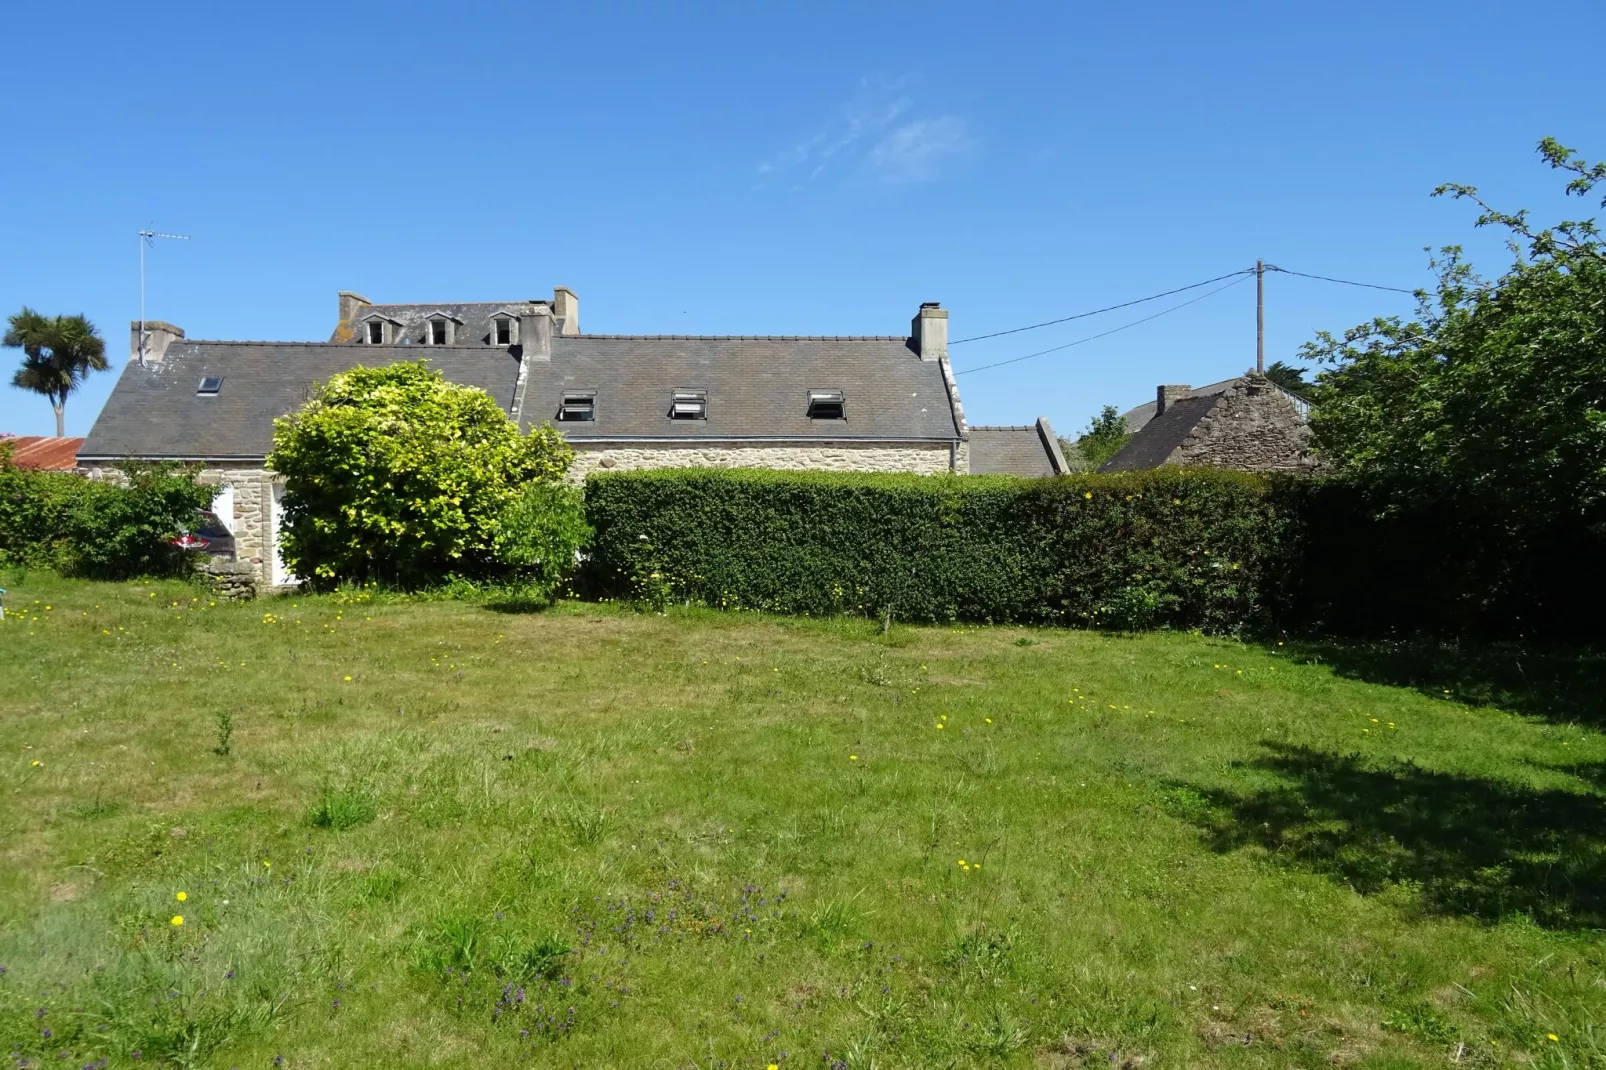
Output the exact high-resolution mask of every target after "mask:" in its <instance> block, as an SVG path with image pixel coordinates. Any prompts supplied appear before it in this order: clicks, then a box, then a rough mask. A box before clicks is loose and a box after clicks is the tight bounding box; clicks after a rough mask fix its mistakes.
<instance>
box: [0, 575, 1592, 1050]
mask: <svg viewBox="0 0 1606 1070" xmlns="http://www.w3.org/2000/svg"><path fill="white" fill-rule="evenodd" d="M4 585H5V586H7V587H10V588H11V594H10V595H9V596H8V597H7V599H6V605H7V610H8V619H7V620H6V621H5V622H4V623H0V718H3V722H0V723H3V734H0V741H3V749H0V769H3V770H4V777H5V787H6V790H5V791H4V793H3V794H0V967H3V973H0V1043H3V1047H0V1052H8V1053H9V1056H10V1058H11V1060H12V1062H13V1064H14V1065H19V1066H73V1067H78V1066H86V1065H95V1066H105V1065H110V1066H131V1065H134V1064H135V1063H136V1062H137V1063H138V1064H139V1065H151V1064H158V1065H166V1064H178V1065H185V1066H189V1065H195V1066H202V1065H204V1066H217V1067H234V1066H237V1067H242V1068H244V1067H270V1066H279V1065H282V1066H287V1067H297V1068H304V1067H378V1066H474V1067H490V1066H498V1067H500V1066H517V1065H530V1066H554V1067H556V1066H563V1067H570V1066H577V1067H605V1066H614V1067H663V1068H666V1070H667V1068H678V1067H688V1068H689V1067H702V1068H705V1070H713V1068H718V1067H731V1068H756V1070H765V1068H766V1067H769V1066H770V1065H771V1064H775V1065H778V1066H780V1067H781V1068H782V1070H785V1068H787V1067H794V1068H795V1067H816V1066H817V1067H851V1068H855V1070H857V1068H867V1067H881V1068H893V1067H971V1066H1019V1067H1028V1066H1041V1067H1062V1068H1064V1067H1081V1066H1086V1067H1093V1066H1099V1067H1110V1066H1138V1065H1143V1066H1146V1067H1151V1068H1152V1067H1239V1066H1242V1067H1251V1066H1253V1067H1278V1068H1282V1067H1289V1066H1299V1067H1306V1066H1309V1067H1316V1066H1329V1065H1345V1066H1366V1067H1405V1066H1443V1065H1455V1066H1542V1067H1603V1066H1606V1035H1603V1034H1606V961H1603V959H1606V940H1603V935H1602V929H1603V927H1606V790H1603V789H1606V774H1603V770H1606V739H1603V738H1602V735H1601V733H1600V729H1601V726H1602V723H1603V722H1602V719H1601V717H1600V716H1599V711H1600V710H1601V708H1602V706H1603V705H1606V703H1603V701H1602V699H1601V697H1600V696H1601V694H1602V692H1600V691H1598V690H1594V689H1593V687H1592V686H1584V685H1578V686H1575V687H1572V689H1571V690H1569V685H1568V681H1569V680H1586V681H1591V682H1593V681H1596V680H1598V678H1599V677H1598V670H1599V664H1598V662H1596V661H1592V660H1591V659H1590V658H1589V657H1585V656H1578V657H1574V658H1572V659H1570V660H1569V659H1568V658H1566V657H1561V656H1557V657H1556V658H1554V659H1552V660H1551V661H1545V660H1544V659H1542V658H1535V659H1531V660H1528V661H1523V660H1521V659H1518V660H1516V661H1515V662H1513V665H1514V666H1515V668H1514V670H1513V676H1512V679H1514V680H1516V681H1517V684H1516V685H1514V686H1513V687H1505V688H1504V689H1502V688H1499V687H1495V685H1493V684H1487V682H1486V681H1480V680H1478V679H1474V678H1472V677H1468V676H1465V675H1461V676H1456V675H1454V674H1452V673H1451V671H1450V670H1448V669H1443V668H1442V667H1434V666H1433V664H1432V663H1431V662H1429V663H1424V664H1426V665H1427V667H1426V668H1424V667H1422V666H1420V665H1419V666H1418V668H1417V669H1415V670H1413V672H1414V673H1415V675H1414V676H1411V677H1410V680H1411V686H1400V685H1398V684H1394V683H1389V682H1386V681H1387V680H1390V679H1394V677H1391V676H1390V671H1391V670H1390V665H1395V663H1394V662H1390V660H1389V656H1388V653H1387V651H1382V652H1380V651H1377V650H1363V649H1360V648H1355V649H1345V648H1332V649H1327V650H1322V651H1317V650H1316V649H1315V648H1298V649H1296V648H1295V646H1294V644H1292V643H1290V644H1289V646H1288V647H1279V646H1277V645H1276V644H1271V645H1269V646H1252V645H1244V644H1238V643H1234V642H1229V641H1224V640H1217V639H1210V638H1201V637H1198V636H1190V635H1170V634H1154V635H1143V636H1138V637H1123V636H1107V635H1099V634H1094V633H1086V632H1065V631H1051V630H1032V629H1023V628H968V627H967V628H916V627H894V629H893V631H892V633H891V634H890V635H885V636H883V635H878V634H877V633H876V628H875V626H874V625H872V624H868V623H865V622H860V621H802V620H781V619H773V618H764V617H754V616H751V615H718V614H713V613H706V612H698V611H672V612H670V613H669V614H668V615H667V616H662V617H660V616H650V615H636V614H633V613H631V612H629V611H627V610H623V609H619V608H616V607H609V606H592V605H579V604H572V605H562V606H559V607H557V608H555V609H552V610H550V611H547V612H542V613H522V614H521V613H513V612H500V611H498V610H497V608H496V607H494V606H483V605H471V604H464V603H450V602H402V601H394V602H384V601H372V602H371V601H364V600H361V599H352V598H346V599H340V598H335V597H328V598H287V599H282V600H272V601H266V602H259V603H255V604H249V605H244V606H227V605H218V606H212V605H210V604H209V603H208V601H207V599H206V598H205V597H204V596H202V597H201V598H199V599H198V600H197V599H196V597H195V596H196V593H197V592H196V590H195V589H193V588H190V587H186V586H183V585H181V584H176V583H172V584H155V585H152V584H124V585H113V584H90V583H79V582H68V581H63V580H58V579H54V578H49V577H46V576H43V575H40V574H33V575H29V576H26V577H23V576H11V577H9V578H6V579H5V580H4ZM1317 653H1320V654H1321V658H1320V660H1319V661H1318V660H1316V658H1315V655H1316V654H1317ZM1335 666H1336V668H1335ZM1558 666H1559V668H1558ZM1397 667H1398V666H1397V665H1396V668H1397ZM1492 668H1493V666H1492V664H1491V669H1492ZM1508 668H1510V666H1508ZM1440 672H1442V673H1444V678H1443V679H1439V678H1436V677H1434V676H1433V674H1434V673H1440ZM1568 673H1574V674H1580V673H1581V674H1583V675H1573V676H1568V675H1567V674H1568ZM1589 673H1596V674H1597V675H1595V676H1590V675H1589ZM1493 677H1494V674H1493V673H1491V679H1493ZM1398 678H1399V679H1401V680H1403V679H1406V678H1407V677H1406V676H1405V675H1401V676H1399V677H1398ZM1541 678H1542V679H1541ZM1486 684H1487V686H1488V687H1489V688H1491V690H1488V691H1485V690H1482V688H1484V687H1485V685H1486ZM1541 685H1543V686H1541ZM1546 687H1548V688H1549V690H1546ZM1486 694H1487V695H1493V696H1496V697H1495V698H1489V699H1486V698H1485V695H1486ZM180 900H182V901H180ZM180 919H182V923H180Z"/></svg>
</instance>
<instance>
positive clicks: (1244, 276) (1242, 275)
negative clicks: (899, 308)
mask: <svg viewBox="0 0 1606 1070" xmlns="http://www.w3.org/2000/svg"><path fill="white" fill-rule="evenodd" d="M1254 273H1255V269H1254V268H1248V269H1247V270H1244V271H1234V272H1233V273H1232V275H1222V276H1221V277H1220V278H1216V279H1211V280H1210V281H1211V282H1220V281H1221V279H1232V280H1233V281H1231V282H1229V283H1227V285H1225V286H1218V287H1216V288H1215V289H1214V290H1211V291H1210V292H1209V293H1202V294H1200V295H1199V296H1198V297H1195V298H1192V299H1190V300H1187V301H1184V302H1182V303H1181V304H1180V305H1172V306H1171V307H1170V308H1167V309H1162V310H1161V311H1159V312H1156V313H1154V314H1153V315H1151V316H1144V317H1143V318H1142V319H1140V320H1133V321H1132V322H1131V323H1123V324H1122V325H1121V326H1119V327H1112V328H1111V329H1109V330H1107V331H1103V332H1101V333H1099V334H1090V335H1088V336H1087V337H1086V338H1078V339H1077V340H1076V341H1074V342H1066V343H1065V344H1064V345H1061V346H1054V347H1053V348H1052V349H1040V350H1038V351H1037V352H1036V353H1027V354H1026V355H1025V356H1022V357H1011V358H1010V359H1009V360H1001V361H998V362H997V363H995V364H983V365H982V366H981V367H979V368H966V369H965V370H964V371H957V372H954V374H955V375H969V374H970V373H971V372H984V371H987V370H988V369H989V368H1002V367H1003V366H1004V365H1006V364H1019V363H1020V362H1021V361H1023V360H1031V359H1032V358H1033V357H1046V356H1047V355H1048V354H1050V353H1058V352H1059V351H1060V350H1062V349H1070V348H1071V347H1072V346H1079V345H1083V344H1085V343H1087V342H1094V341H1097V340H1098V339H1100V338H1108V337H1109V336H1110V335H1112V334H1117V333H1119V332H1121V331H1124V330H1126V329H1128V328H1130V327H1136V326H1138V324H1140V323H1148V322H1149V321H1150V320H1157V319H1159V318H1160V317H1161V316H1164V315H1167V314H1169V313H1172V312H1175V311H1176V310H1177V309H1179V308H1187V307H1188V306H1189V305H1193V304H1198V303H1199V302H1200V301H1203V300H1204V299H1205V298H1207V297H1214V296H1215V295H1216V294H1218V293H1220V292H1221V291H1223V290H1230V289H1232V288H1233V287H1234V286H1237V285H1238V284H1239V283H1242V282H1247V281H1248V280H1249V278H1250V276H1252V275H1254ZM1234 275H1236V276H1238V277H1237V278H1233V276H1234ZM1199 285H1205V284H1203V283H1200V284H1199ZM1196 288H1197V287H1196V286H1185V287H1183V289H1186V290H1192V289H1196ZM1171 292H1172V293H1180V292H1181V291H1178V290H1172V291H1171ZM1144 300H1152V298H1145V299H1144ZM1128 303H1129V304H1137V303H1138V302H1135V301H1134V302H1128ZM1113 307H1115V308H1123V307H1125V306H1123V305H1115V306H1113ZM1105 311H1108V309H1106V310H1105ZM1087 315H1090V316H1091V315H1095V313H1091V312H1090V313H1087ZM1070 318H1071V319H1077V318H1079V317H1075V316H1072V317H1070ZM1056 322H1061V323H1063V322H1064V321H1063V320H1060V321H1056ZM1030 329H1031V328H1029V327H1023V328H1021V330H1030ZM1002 333H1004V334H1013V333H1014V332H1012V331H1004V332H1002ZM984 337H993V336H992V335H986V336H984ZM966 341H972V339H966ZM949 344H950V345H952V344H953V343H951V342H950V343H949Z"/></svg>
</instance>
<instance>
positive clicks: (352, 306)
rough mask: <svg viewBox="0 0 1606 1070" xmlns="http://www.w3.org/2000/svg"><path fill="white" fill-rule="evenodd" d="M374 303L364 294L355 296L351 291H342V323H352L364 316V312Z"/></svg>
mask: <svg viewBox="0 0 1606 1070" xmlns="http://www.w3.org/2000/svg"><path fill="white" fill-rule="evenodd" d="M372 303H373V302H371V301H369V300H368V298H366V297H364V296H363V295H362V294H354V293H352V292H351V291H350V290H341V291H340V322H341V323H350V322H351V321H352V320H354V319H356V318H357V317H358V316H360V315H362V310H363V309H365V308H367V307H368V306H369V305H371V304H372Z"/></svg>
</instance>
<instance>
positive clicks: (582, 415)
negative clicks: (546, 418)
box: [558, 390, 597, 423]
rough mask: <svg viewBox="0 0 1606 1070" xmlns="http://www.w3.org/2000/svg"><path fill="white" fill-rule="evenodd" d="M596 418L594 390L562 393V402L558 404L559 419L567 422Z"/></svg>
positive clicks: (595, 395)
mask: <svg viewBox="0 0 1606 1070" xmlns="http://www.w3.org/2000/svg"><path fill="white" fill-rule="evenodd" d="M596 418H597V394H596V391H594V390H588V391H581V392H576V393H571V394H564V395H563V404H561V405H559V406H558V419H559V420H561V421H564V422H566V423H567V422H569V421H573V420H595V419H596Z"/></svg>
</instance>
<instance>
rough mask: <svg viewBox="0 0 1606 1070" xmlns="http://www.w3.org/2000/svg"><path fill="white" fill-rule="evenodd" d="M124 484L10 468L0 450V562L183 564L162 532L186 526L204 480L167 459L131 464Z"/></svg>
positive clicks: (107, 568) (103, 568)
mask: <svg viewBox="0 0 1606 1070" xmlns="http://www.w3.org/2000/svg"><path fill="white" fill-rule="evenodd" d="M126 474H127V477H128V482H127V484H126V485H119V484H116V483H108V482H102V481H99V480H90V479H85V478H83V477H82V476H78V475H74V474H72V473H70V472H36V471H31V470H28V469H23V468H18V467H16V466H15V465H13V464H11V463H10V461H9V457H8V456H6V454H5V452H4V451H3V450H0V566H12V567H22V568H49V569H55V570H56V571H58V572H61V573H63V574H65V575H70V576H90V577H93V578H96V579H126V578H128V577H131V576H171V575H179V574H182V573H185V572H187V571H188V570H189V569H190V567H191V565H192V564H193V562H192V560H191V555H190V554H188V553H187V552H186V551H184V550H181V549H179V548H178V547H176V546H174V545H172V543H171V542H170V540H171V539H172V538H173V537H174V536H175V535H177V534H178V532H179V530H180V528H181V527H189V526H192V525H193V524H194V522H195V513H196V510H198V509H205V508H206V507H207V504H208V503H209V502H210V501H211V500H212V493H213V491H212V488H210V487H203V486H198V485H197V484H196V482H195V479H194V476H193V474H191V473H187V472H181V471H179V470H177V469H174V468H172V467H170V466H168V467H157V466H145V467H134V466H131V467H130V468H129V469H128V471H127V473H126Z"/></svg>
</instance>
